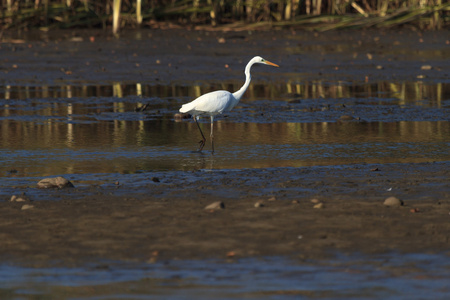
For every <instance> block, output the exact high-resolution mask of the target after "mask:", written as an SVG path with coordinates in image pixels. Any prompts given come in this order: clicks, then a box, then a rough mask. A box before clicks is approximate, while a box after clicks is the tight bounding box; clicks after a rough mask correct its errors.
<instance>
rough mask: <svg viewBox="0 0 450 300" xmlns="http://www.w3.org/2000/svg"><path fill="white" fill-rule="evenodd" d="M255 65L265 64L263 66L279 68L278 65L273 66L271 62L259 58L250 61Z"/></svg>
mask: <svg viewBox="0 0 450 300" xmlns="http://www.w3.org/2000/svg"><path fill="white" fill-rule="evenodd" d="M252 60H253V61H254V62H255V63H260V64H265V65H269V66H274V67H279V65H277V64H274V63H273V62H270V61H268V60H265V59H264V58H262V57H261V56H255V57H253V59H252Z"/></svg>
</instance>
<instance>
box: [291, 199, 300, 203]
mask: <svg viewBox="0 0 450 300" xmlns="http://www.w3.org/2000/svg"><path fill="white" fill-rule="evenodd" d="M291 203H292V204H299V203H300V201H298V200H292V202H291Z"/></svg>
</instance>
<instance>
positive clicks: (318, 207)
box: [313, 202, 324, 209]
mask: <svg viewBox="0 0 450 300" xmlns="http://www.w3.org/2000/svg"><path fill="white" fill-rule="evenodd" d="M313 208H317V209H322V208H324V204H323V203H322V202H320V203H317V204H316V205H314V206H313Z"/></svg>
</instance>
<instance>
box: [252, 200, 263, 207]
mask: <svg viewBox="0 0 450 300" xmlns="http://www.w3.org/2000/svg"><path fill="white" fill-rule="evenodd" d="M254 206H255V207H257V208H258V207H264V203H262V202H260V201H258V202H256V203H255V205H254Z"/></svg>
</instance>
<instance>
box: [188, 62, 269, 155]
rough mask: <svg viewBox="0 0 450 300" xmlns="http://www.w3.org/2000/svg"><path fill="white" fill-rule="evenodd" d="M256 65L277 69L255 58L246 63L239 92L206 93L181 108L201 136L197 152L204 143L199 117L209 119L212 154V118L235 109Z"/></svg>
mask: <svg viewBox="0 0 450 300" xmlns="http://www.w3.org/2000/svg"><path fill="white" fill-rule="evenodd" d="M257 63H259V64H266V65H270V66H274V67H278V65H277V64H274V63H272V62H270V61H267V60H265V59H264V58H262V57H260V56H255V57H253V58H252V59H251V60H250V61H249V62H248V64H247V66H246V67H245V83H244V85H243V86H242V87H241V88H240V90H239V91H237V92H234V93H230V92H228V91H215V92H211V93H207V94H205V95H202V96H200V97H198V98H197V99H195V100H194V101H192V102H189V103H186V104H184V105H183V106H181V108H180V112H181V113H189V114H191V115H192V116H193V117H194V120H195V123H196V124H197V127H198V129H199V130H200V134H201V135H202V140H201V141H200V142H199V143H200V148H199V149H198V151H202V149H203V147H204V146H205V143H206V138H205V136H204V135H203V132H202V130H201V128H200V125H199V124H198V119H199V118H200V116H201V115H207V116H210V117H211V147H212V152H214V135H213V127H214V123H213V122H214V116H215V115H218V114H221V113H223V112H224V111H229V110H231V109H232V108H233V107H235V106H236V104H238V102H239V100H241V97H242V95H244V93H245V91H246V90H247V88H248V86H249V85H250V80H251V78H252V77H251V75H250V68H251V67H252V66H253V65H254V64H257Z"/></svg>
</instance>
